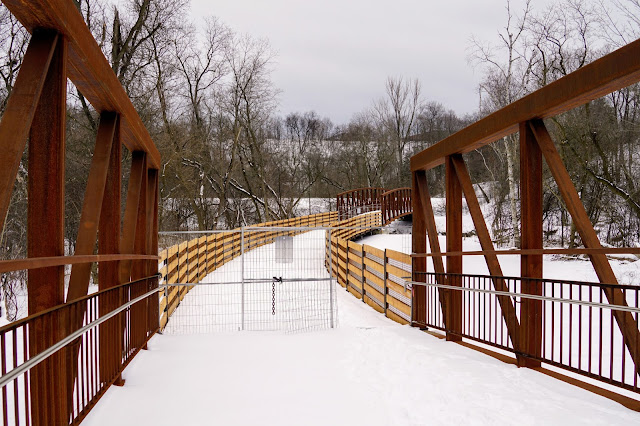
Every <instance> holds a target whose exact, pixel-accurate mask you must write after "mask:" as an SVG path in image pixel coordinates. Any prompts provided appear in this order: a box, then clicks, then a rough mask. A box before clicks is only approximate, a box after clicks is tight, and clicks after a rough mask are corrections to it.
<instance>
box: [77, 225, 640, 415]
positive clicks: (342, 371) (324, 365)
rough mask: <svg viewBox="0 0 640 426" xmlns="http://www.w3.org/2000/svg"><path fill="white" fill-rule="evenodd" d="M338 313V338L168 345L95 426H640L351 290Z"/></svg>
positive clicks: (109, 397)
mask: <svg viewBox="0 0 640 426" xmlns="http://www.w3.org/2000/svg"><path fill="white" fill-rule="evenodd" d="M302 237H303V236H299V237H296V239H298V238H302ZM376 237H378V236H376ZM390 237H397V236H393V235H387V236H382V238H380V237H378V239H379V240H380V241H381V243H382V242H384V240H385V239H387V238H390ZM400 237H406V236H404V235H400ZM467 243H468V244H473V241H471V239H469V240H468V241H467ZM505 258H507V259H511V260H509V262H513V263H516V262H517V263H519V261H517V260H519V258H518V257H517V256H509V257H505ZM478 259H479V261H480V262H483V260H482V258H478ZM323 260H324V258H323V256H322V255H321V254H319V255H318V259H317V261H318V262H322V261H323ZM238 261H239V260H234V261H233V262H238ZM233 262H232V263H233ZM560 263H566V262H560ZM572 263H574V264H579V265H584V264H586V262H572ZM465 265H466V264H465ZM280 266H282V265H280ZM505 269H506V270H507V271H508V270H509V269H508V268H505ZM283 273H284V272H283ZM573 276H574V277H575V275H573ZM186 300H187V299H185V301H186ZM183 303H184V302H183ZM337 303H338V315H339V324H340V325H339V327H338V328H335V329H327V330H321V331H315V332H310V333H297V334H287V333H284V332H248V331H245V332H237V333H211V334H198V335H193V334H192V335H186V334H185V335H157V336H155V337H154V338H153V339H152V340H151V341H150V342H149V350H148V351H142V352H141V353H140V354H139V355H138V356H137V357H136V358H135V359H134V360H133V361H132V363H131V364H130V365H129V367H127V369H126V370H125V371H124V373H123V375H124V378H125V380H126V384H125V386H124V387H120V388H119V387H111V388H110V389H109V390H108V392H107V393H106V395H105V396H104V397H103V399H102V400H101V401H100V403H99V404H97V406H96V407H95V408H94V409H93V411H91V413H90V414H89V416H88V417H87V418H86V419H85V422H84V424H86V425H113V424H118V425H134V424H150V425H175V424H183V425H208V424H223V425H252V424H266V425H271V424H273V425H276V424H277V425H301V424H304V425H327V424H332V425H354V424H367V425H423V424H447V425H448V424H513V423H515V422H518V423H521V424H567V423H571V424H573V423H580V424H608V425H614V424H625V425H626V424H637V423H638V422H640V413H636V412H633V411H630V410H628V409H626V408H625V407H623V406H621V405H618V404H617V403H615V402H613V401H611V400H608V399H605V398H602V397H599V396H597V395H595V394H592V393H590V392H587V391H584V390H582V389H579V388H576V387H574V386H571V385H568V384H566V383H563V382H561V381H558V380H556V379H553V378H550V377H548V376H545V375H543V374H540V373H538V372H536V371H533V370H529V369H518V368H516V367H515V366H513V365H511V364H504V363H502V362H500V361H498V360H496V359H494V358H492V357H489V356H486V355H483V354H481V353H478V352H476V351H473V350H471V349H468V348H465V347H462V346H460V345H458V344H455V343H451V342H445V341H443V340H440V339H438V338H436V337H434V336H431V335H429V334H425V333H423V332H421V331H419V330H418V329H416V328H411V327H409V326H401V325H399V324H397V323H395V322H393V321H391V320H389V319H387V318H385V317H384V316H383V315H382V314H379V313H377V312H375V311H374V310H373V309H371V308H370V307H369V306H367V305H365V304H363V303H362V302H361V301H359V300H357V299H355V298H354V297H352V296H351V295H350V294H349V293H347V292H345V291H344V289H342V288H340V287H338V288H337ZM180 309H183V306H182V305H181V306H180V307H179V308H178V310H180Z"/></svg>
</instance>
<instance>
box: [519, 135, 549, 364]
mask: <svg viewBox="0 0 640 426" xmlns="http://www.w3.org/2000/svg"><path fill="white" fill-rule="evenodd" d="M520 222H521V225H520V242H521V248H522V249H523V250H531V249H542V244H543V241H542V152H541V151H540V147H539V146H538V143H537V142H536V139H535V136H534V135H533V133H532V132H531V128H530V127H529V123H520ZM520 275H521V277H522V278H523V279H522V292H523V293H526V294H532V295H538V296H541V295H542V292H543V288H542V283H541V282H540V281H535V280H530V281H529V280H526V278H542V255H541V254H524V255H522V256H521V257H520ZM520 318H521V325H522V327H521V331H522V332H521V348H522V351H523V352H524V353H526V354H528V355H531V356H535V357H540V356H541V354H542V327H543V317H542V301H540V300H534V299H522V302H521V305H520ZM518 365H519V366H520V367H530V368H536V367H540V361H537V360H532V359H530V358H524V357H522V358H519V359H518Z"/></svg>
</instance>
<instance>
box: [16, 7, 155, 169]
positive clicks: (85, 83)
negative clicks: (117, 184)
mask: <svg viewBox="0 0 640 426" xmlns="http://www.w3.org/2000/svg"><path fill="white" fill-rule="evenodd" d="M3 3H4V5H5V6H7V8H8V9H9V10H10V11H11V13H12V14H13V15H14V16H15V17H16V18H17V19H18V20H19V21H20V23H21V24H22V25H24V27H25V28H26V29H27V30H28V31H29V32H33V30H34V29H35V28H47V29H51V30H55V31H57V32H59V33H60V34H63V35H64V37H65V38H66V40H67V42H68V47H69V69H68V75H69V78H70V79H71V81H73V84H74V85H75V86H76V87H77V88H78V89H79V90H80V92H81V93H82V94H83V95H84V97H85V98H86V99H87V100H88V101H89V102H90V103H91V105H93V107H94V108H95V109H96V110H97V111H98V112H102V111H113V112H116V113H118V114H119V115H120V117H121V120H122V124H121V132H122V143H124V144H125V146H126V147H127V148H128V149H129V151H145V152H147V153H148V154H149V163H150V166H151V167H152V168H155V169H157V168H159V167H160V153H159V151H158V149H157V148H156V147H155V145H154V144H153V141H152V140H151V136H149V132H148V131H147V129H146V128H145V126H144V124H143V123H142V120H141V119H140V116H139V115H138V113H137V112H136V110H135V108H134V107H133V105H132V104H131V101H130V100H129V98H128V97H127V94H126V93H125V91H124V89H123V87H122V85H121V84H120V82H119V81H118V78H117V77H116V75H115V74H114V73H113V71H112V69H111V67H110V66H109V62H107V59H106V58H105V57H104V55H103V54H102V51H101V50H100V47H99V46H98V43H97V42H96V41H95V39H94V38H93V36H92V35H91V32H90V31H89V29H88V28H87V26H86V24H85V23H84V20H83V19H82V16H81V15H80V12H79V11H78V9H77V7H76V6H75V4H74V3H73V2H72V1H71V0H5V1H3Z"/></svg>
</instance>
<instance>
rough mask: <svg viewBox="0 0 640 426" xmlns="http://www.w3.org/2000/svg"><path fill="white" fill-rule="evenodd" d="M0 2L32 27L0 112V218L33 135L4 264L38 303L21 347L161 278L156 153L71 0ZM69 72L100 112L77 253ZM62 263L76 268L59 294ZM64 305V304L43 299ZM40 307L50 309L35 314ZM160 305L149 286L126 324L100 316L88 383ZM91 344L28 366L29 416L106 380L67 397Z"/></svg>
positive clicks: (34, 347) (76, 413)
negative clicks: (126, 157)
mask: <svg viewBox="0 0 640 426" xmlns="http://www.w3.org/2000/svg"><path fill="white" fill-rule="evenodd" d="M3 3H4V4H5V5H6V6H7V8H8V9H9V10H10V11H11V13H13V15H14V16H15V17H16V18H17V19H18V20H19V21H20V22H21V23H22V24H23V25H24V26H25V28H26V29H27V30H28V31H30V32H31V33H32V38H31V41H30V43H29V46H28V48H27V51H26V54H25V57H24V60H23V63H22V66H21V68H20V73H19V75H18V77H17V79H16V82H15V85H14V88H13V91H12V93H11V96H10V97H9V99H8V102H7V107H6V110H5V113H4V116H3V118H2V121H0V140H1V141H2V150H1V152H0V166H1V167H0V228H2V226H3V225H4V221H5V218H6V215H7V211H8V209H9V203H10V200H11V193H12V190H13V187H14V183H15V179H16V176H17V172H18V168H19V164H20V161H21V157H22V155H23V152H24V149H25V147H26V143H27V140H28V141H29V151H28V152H29V162H28V175H29V180H28V200H29V202H28V207H27V221H28V230H27V239H28V246H27V253H28V258H27V259H19V260H15V261H2V262H0V269H2V271H15V270H27V271H28V309H29V315H30V317H32V316H36V315H37V320H36V319H34V320H33V321H29V326H28V327H27V328H26V329H27V330H28V356H30V357H33V356H35V355H37V354H38V353H40V352H42V351H43V350H44V349H46V348H48V347H49V346H51V345H52V344H53V343H55V342H57V341H59V340H61V339H62V338H64V337H66V336H68V335H69V334H70V333H72V332H74V331H76V330H78V329H79V328H81V327H82V326H83V324H84V323H86V321H87V319H88V318H89V317H91V316H94V315H96V314H97V312H98V311H99V313H100V314H101V315H102V314H105V313H108V312H110V311H112V310H114V309H115V308H117V307H119V306H121V305H122V303H123V302H125V301H127V300H132V299H134V298H136V297H138V296H140V295H143V294H146V293H147V292H148V291H149V290H151V289H153V288H154V287H157V279H153V278H152V279H149V278H148V277H150V276H153V275H155V274H156V272H157V259H158V256H157V228H158V219H157V215H158V207H157V206H158V170H157V169H158V167H159V165H160V155H159V152H158V150H157V148H156V147H155V145H154V144H153V141H152V140H151V138H150V136H149V133H148V132H147V130H146V128H145V127H144V125H143V124H142V120H141V119H140V117H139V116H138V114H137V112H136V111H135V109H134V107H133V105H132V104H131V101H130V100H129V98H128V97H127V95H126V93H125V91H124V89H123V88H122V86H121V84H120V83H119V81H118V79H117V77H116V76H115V74H114V73H113V71H112V70H111V67H110V66H109V64H108V62H107V60H106V58H105V57H104V55H103V54H102V52H101V50H100V48H99V47H98V44H97V43H96V41H95V40H94V39H93V37H92V36H91V33H90V31H89V29H88V28H87V26H86V25H85V23H84V21H83V19H82V16H81V15H80V13H79V11H78V9H77V8H76V6H75V5H74V3H73V2H72V1H70V0H30V1H21V0H7V1H4V2H3ZM67 79H70V80H71V81H73V83H74V84H75V86H76V87H77V88H78V89H79V90H80V91H81V93H82V94H83V95H84V97H85V98H86V99H87V100H88V101H89V102H90V103H91V104H92V105H93V107H94V108H95V109H96V110H97V111H98V113H99V114H100V124H99V128H98V134H97V140H96V144H95V149H94V152H93V158H92V163H91V168H90V172H89V177H88V179H87V187H86V191H85V196H84V202H83V207H82V212H81V218H80V223H79V228H78V233H77V240H76V241H75V244H74V247H75V253H74V256H65V255H64V254H65V253H64V247H65V241H64V181H65V180H64V179H65V177H64V175H65V165H64V164H65V128H66V123H65V117H66V93H67ZM123 146H125V147H126V148H128V149H129V150H130V151H131V152H132V166H131V175H130V178H129V189H128V191H127V199H126V203H127V204H126V210H125V215H124V225H123V229H121V226H120V223H121V218H120V200H121V189H120V187H121V178H122V176H121V158H122V147H123ZM45 212H46V214H45ZM96 251H97V254H95V253H96ZM96 261H97V262H98V278H99V289H100V290H104V291H102V292H100V293H98V295H97V296H96V297H93V298H91V302H88V300H89V299H86V296H87V292H88V288H89V282H90V278H91V269H92V265H93V263H95V262H96ZM67 264H69V265H72V269H71V277H70V280H69V288H68V291H67V292H66V298H65V289H64V266H65V265H67ZM132 280H134V281H135V280H138V281H137V283H138V284H136V285H132V286H128V287H124V286H122V284H125V283H128V282H130V281H132ZM109 289H115V290H113V291H107V290H109ZM61 305H64V306H68V307H69V309H57V310H53V311H50V310H51V309H52V308H55V307H59V306H61ZM98 307H99V310H98ZM45 311H46V312H47V314H41V313H42V312H45ZM48 312H51V314H50V315H49V314H48ZM54 312H55V314H54ZM157 312H158V306H157V297H155V298H154V297H152V298H151V299H148V298H147V299H145V300H142V301H141V302H139V303H136V304H135V305H133V306H132V307H131V309H130V312H127V313H126V315H128V316H129V317H128V318H129V320H128V322H127V324H128V325H127V326H126V330H127V331H126V332H125V323H124V315H125V313H124V312H123V314H122V315H119V316H117V317H114V318H113V319H111V320H109V321H107V322H105V323H104V324H102V325H100V328H99V332H98V336H99V342H100V344H99V345H97V344H95V345H94V346H95V348H97V349H95V350H96V351H98V352H99V353H97V354H94V355H95V356H94V357H93V359H91V360H90V361H89V360H87V364H86V366H89V362H90V363H91V372H92V373H91V374H92V377H93V376H95V377H93V378H94V379H95V380H96V386H94V387H92V389H94V388H96V387H100V386H107V387H108V385H110V384H112V383H115V384H122V381H121V379H120V373H121V371H122V368H123V362H124V360H126V359H130V356H132V355H133V354H135V353H136V352H137V351H138V350H139V349H140V348H143V347H144V345H145V344H146V341H147V340H148V338H149V337H150V336H151V335H152V334H153V333H155V331H156V330H157V329H158V318H157ZM38 314H40V315H38ZM34 318H36V317H34ZM3 337H4V335H3ZM123 339H126V341H125V340H123ZM88 344H89V343H88V342H87V341H83V340H82V339H78V340H76V341H75V342H73V343H72V344H70V345H68V346H66V347H65V348H64V349H63V350H60V351H58V352H57V353H56V354H54V355H52V356H51V357H49V358H48V359H47V360H46V361H44V362H42V363H41V364H39V365H38V366H36V367H35V368H33V369H32V370H31V372H30V374H29V376H28V377H29V383H28V384H27V386H28V387H27V389H28V390H26V391H25V392H27V393H28V401H27V402H26V404H27V407H29V409H28V411H29V414H30V415H29V416H28V422H29V423H30V424H33V425H50V424H68V423H70V422H71V423H73V422H76V421H78V420H79V419H81V418H82V417H83V416H84V415H86V412H87V411H88V409H90V407H91V406H92V405H93V404H94V403H95V401H96V400H97V398H99V396H100V395H102V393H103V392H104V390H106V388H105V387H102V388H100V389H102V390H101V391H100V392H94V394H93V395H91V398H90V399H89V400H88V401H85V402H83V403H82V404H78V401H75V400H74V395H76V396H77V395H79V394H80V393H81V392H85V389H80V388H78V386H80V384H81V383H84V382H83V381H82V380H83V378H82V377H79V374H80V373H81V372H79V366H80V368H81V370H82V374H84V370H85V366H83V363H82V361H80V362H79V361H78V360H82V359H84V358H83V357H85V356H86V351H87V349H86V347H85V349H84V350H83V349H82V347H83V345H88ZM25 347H26V346H25ZM124 348H127V351H128V353H127V354H124V350H125V349H124ZM83 386H84V385H83ZM94 390H95V389H94ZM54 395H55V397H53V396H54ZM74 404H75V405H74ZM4 408H5V410H4V412H5V413H6V407H4Z"/></svg>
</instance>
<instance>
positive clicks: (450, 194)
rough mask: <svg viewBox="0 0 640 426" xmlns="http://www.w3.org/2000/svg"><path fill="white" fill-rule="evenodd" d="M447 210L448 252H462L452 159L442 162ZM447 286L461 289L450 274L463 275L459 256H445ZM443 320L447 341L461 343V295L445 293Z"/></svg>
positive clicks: (457, 187)
mask: <svg viewBox="0 0 640 426" xmlns="http://www.w3.org/2000/svg"><path fill="white" fill-rule="evenodd" d="M445 180H446V188H447V194H446V210H447V213H446V215H447V252H459V251H462V187H461V185H460V181H459V180H458V175H457V174H456V170H455V167H454V164H453V159H452V157H451V156H448V157H446V159H445ZM446 268H447V269H446V271H447V275H448V277H447V283H448V284H449V285H451V286H458V287H459V286H461V285H462V283H461V281H460V277H459V276H451V275H449V274H461V273H462V256H447V266H446ZM446 299H447V302H446V306H445V311H446V312H445V317H446V318H447V321H446V325H447V340H449V341H460V340H462V338H461V337H460V334H461V333H462V292H461V291H458V290H448V291H447V298H446Z"/></svg>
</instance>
